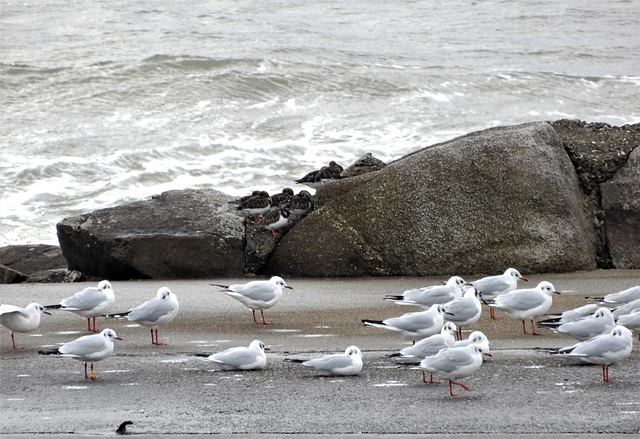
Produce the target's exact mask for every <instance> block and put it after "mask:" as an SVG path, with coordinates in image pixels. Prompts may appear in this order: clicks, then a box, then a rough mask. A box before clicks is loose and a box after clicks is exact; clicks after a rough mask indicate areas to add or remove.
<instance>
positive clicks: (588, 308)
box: [538, 303, 600, 327]
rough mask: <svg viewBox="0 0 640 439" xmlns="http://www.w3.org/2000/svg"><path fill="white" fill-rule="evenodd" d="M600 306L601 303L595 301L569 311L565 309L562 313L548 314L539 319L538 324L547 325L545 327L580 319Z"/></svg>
mask: <svg viewBox="0 0 640 439" xmlns="http://www.w3.org/2000/svg"><path fill="white" fill-rule="evenodd" d="M598 308H600V306H599V305H597V304H595V303H588V304H586V305H583V306H580V307H578V308H574V309H570V310H568V311H563V312H561V313H555V314H547V315H546V316H545V317H546V319H545V320H541V321H539V322H538V325H540V326H545V327H547V326H551V327H555V326H557V325H561V324H563V323H569V322H572V321H574V320H578V319H581V318H583V317H587V316H590V315H591V314H593V313H594V312H596V310H597V309H598Z"/></svg>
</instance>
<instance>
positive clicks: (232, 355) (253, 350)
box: [197, 340, 267, 370]
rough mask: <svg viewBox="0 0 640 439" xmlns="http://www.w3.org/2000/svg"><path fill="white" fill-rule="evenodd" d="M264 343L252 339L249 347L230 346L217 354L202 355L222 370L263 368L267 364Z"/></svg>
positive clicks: (205, 359)
mask: <svg viewBox="0 0 640 439" xmlns="http://www.w3.org/2000/svg"><path fill="white" fill-rule="evenodd" d="M265 350H266V348H265V346H264V343H262V342H261V341H260V340H253V341H252V342H251V344H249V347H243V346H241V347H236V348H230V349H227V350H226V351H222V352H218V353H217V354H211V355H204V354H197V356H198V357H204V358H203V359H204V361H210V362H212V363H215V364H216V365H217V366H219V367H220V368H222V369H224V370H255V369H264V368H265V366H266V365H267V355H266V354H265V353H264V351H265Z"/></svg>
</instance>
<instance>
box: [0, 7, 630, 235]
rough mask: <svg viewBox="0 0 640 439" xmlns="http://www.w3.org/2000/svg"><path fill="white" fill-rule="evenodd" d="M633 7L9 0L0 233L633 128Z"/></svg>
mask: <svg viewBox="0 0 640 439" xmlns="http://www.w3.org/2000/svg"><path fill="white" fill-rule="evenodd" d="M639 14H640V2H639V0H634V1H622V0H613V1H609V2H584V1H576V0H562V1H550V0H549V1H543V0H538V1H535V0H531V1H526V2H525V1H519V0H518V1H516V0H486V1H480V0H476V1H466V0H450V1H446V2H436V1H411V0H397V1H393V2H390V1H360V2H355V1H350V0H334V1H331V0H324V1H317V0H304V1H302V0H301V1H296V0H280V1H277V0H276V1H265V2H260V1H258V2H256V1H251V2H249V1H242V0H234V1H225V0H222V1H179V0H178V1H176V0H172V1H166V0H140V1H98V0H84V1H83V0H78V1H69V0H39V1H37V2H25V1H24V0H23V1H20V2H17V1H6V0H0V31H1V32H0V42H1V43H0V44H1V46H0V48H1V52H0V53H1V54H2V57H1V58H0V107H1V109H2V119H1V124H0V173H1V176H0V193H1V194H0V245H7V244H25V243H40V242H44V243H56V242H57V238H56V234H55V223H56V222H58V221H59V220H61V219H62V218H64V217H66V216H70V215H76V214H80V213H84V212H88V211H91V210H94V209H98V208H104V207H110V206H114V205H118V204H123V203H127V202H131V201H135V200H140V199H145V198H148V197H150V196H151V195H153V194H157V193H160V192H162V191H165V190H169V189H185V188H215V189H218V190H221V191H223V192H226V193H228V194H231V195H244V194H246V193H248V192H250V191H251V190H253V189H265V190H269V191H279V190H280V189H282V187H285V186H291V187H293V188H294V190H298V189H301V188H297V187H295V186H296V185H295V184H294V183H293V180H294V179H295V178H299V177H301V176H302V175H304V174H306V173H307V172H308V171H310V170H312V169H316V168H318V167H320V166H322V165H324V164H326V163H327V162H328V161H329V160H332V159H335V160H337V161H338V162H339V163H341V164H343V165H345V166H346V165H348V164H350V163H351V162H353V161H354V160H356V159H357V158H359V157H360V156H361V155H363V154H364V153H366V152H372V153H373V154H374V155H375V156H376V157H378V158H380V159H382V160H385V161H390V160H394V159H397V158H399V157H401V156H403V155H405V154H407V153H409V152H411V151H414V150H416V149H419V148H423V147H425V146H428V145H431V144H433V143H436V142H440V141H444V140H448V139H451V138H453V137H455V136H458V135H462V134H466V133H468V132H471V131H475V130H479V129H484V128H488V127H492V126H496V125H509V124H516V123H522V122H530V121H536V120H555V119H561V118H578V119H581V120H585V121H588V122H607V123H610V124H614V125H622V124H625V123H635V122H638V121H640V110H639V108H640V106H638V102H640V99H639V97H640V49H639V44H640V43H639V42H640V30H639V29H640V26H639V25H638V24H639Z"/></svg>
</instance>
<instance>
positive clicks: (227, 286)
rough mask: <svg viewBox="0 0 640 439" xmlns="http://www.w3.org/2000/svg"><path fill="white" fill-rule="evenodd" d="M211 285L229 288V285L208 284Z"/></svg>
mask: <svg viewBox="0 0 640 439" xmlns="http://www.w3.org/2000/svg"><path fill="white" fill-rule="evenodd" d="M209 285H211V286H212V287H220V288H224V289H229V285H218V284H209Z"/></svg>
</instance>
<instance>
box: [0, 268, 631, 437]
mask: <svg viewBox="0 0 640 439" xmlns="http://www.w3.org/2000/svg"><path fill="white" fill-rule="evenodd" d="M523 274H524V273H523ZM525 275H526V274H525ZM527 277H528V278H529V280H530V281H529V283H528V284H521V287H523V286H525V287H526V286H535V285H536V284H537V283H538V282H539V281H541V280H549V281H551V282H552V283H553V284H554V286H555V288H556V289H557V290H560V291H562V292H563V294H562V295H561V296H555V297H554V304H553V306H552V308H551V311H563V310H566V309H571V308H574V307H577V306H580V305H583V304H584V303H586V300H585V299H584V297H585V296H594V295H598V296H601V295H604V294H608V293H612V292H617V291H620V290H622V289H626V288H629V287H631V286H634V285H638V284H640V271H638V270H608V271H594V272H579V273H567V274H551V275H534V276H527ZM248 280H249V279H209V280H192V281H179V280H178V281H127V282H118V281H114V282H112V285H113V288H114V290H115V293H116V304H115V305H114V306H113V308H112V310H111V311H114V312H119V311H126V310H128V309H129V308H131V307H134V306H136V305H138V304H140V303H142V302H143V301H145V300H148V299H149V298H151V297H155V292H156V290H157V289H158V288H159V287H161V286H168V287H169V288H170V289H171V290H172V292H174V293H175V294H176V295H177V296H178V299H179V301H180V313H179V315H178V317H177V319H176V320H175V321H174V322H172V323H170V324H169V325H168V326H166V327H163V328H161V329H160V341H161V342H165V343H168V345H167V346H153V345H151V343H150V335H149V330H148V329H147V328H143V327H139V326H136V325H131V324H130V323H129V322H126V321H122V320H117V321H112V320H109V321H107V320H105V319H98V327H99V328H105V327H110V328H112V329H114V330H116V332H117V333H118V335H119V336H120V337H122V338H123V340H122V341H121V342H118V343H117V346H116V351H115V353H114V354H113V355H112V356H111V357H109V358H107V359H105V360H104V361H101V362H98V363H96V365H95V367H96V375H97V376H99V377H100V378H101V380H99V381H88V380H85V379H84V376H83V365H82V363H81V362H78V361H74V360H71V359H60V358H52V357H48V356H42V355H38V354H37V352H38V350H40V349H42V348H43V347H54V346H58V345H59V344H61V343H64V342H67V341H70V340H73V339H75V338H77V337H79V336H81V335H85V334H86V320H84V319H82V318H80V317H78V316H75V315H73V314H70V313H65V312H55V314H54V315H52V316H43V322H42V324H41V326H40V328H39V329H38V330H37V331H36V332H35V333H32V334H16V341H17V343H18V344H19V345H20V346H22V347H24V349H23V350H20V351H14V350H13V349H12V348H11V339H10V336H9V332H8V331H7V330H6V329H5V328H1V329H0V353H1V357H0V378H1V381H0V437H19V438H21V437H31V436H34V435H39V434H47V435H54V436H58V437H66V436H71V435H72V436H73V437H75V438H77V437H101V436H116V435H115V430H116V428H117V427H118V425H120V423H122V422H123V421H127V420H130V421H132V422H133V425H131V426H129V427H128V430H129V431H130V432H131V433H132V434H133V435H135V436H140V437H145V436H147V437H157V436H159V435H171V437H189V438H193V437H198V436H200V435H211V434H215V435H216V437H220V438H227V437H233V438H237V439H245V438H253V437H260V438H265V437H283V436H285V437H286V436H289V435H297V436H300V437H302V438H315V437H322V438H334V439H337V438H352V437H359V436H366V437H387V438H395V439H404V438H406V437H415V436H416V435H428V436H427V437H431V438H439V437H449V436H451V435H455V436H457V437H470V438H479V437H492V438H493V437H496V438H500V437H517V436H521V435H524V434H526V435H527V437H528V438H537V437H560V438H573V437H581V438H582V437H589V436H588V435H591V434H594V435H595V434H598V437H603V435H606V436H608V437H618V436H620V437H626V436H633V437H637V436H638V433H639V432H640V384H639V383H638V381H639V380H638V378H639V376H640V373H639V366H640V358H639V357H640V354H639V353H638V347H640V344H639V342H638V341H637V339H636V340H635V341H634V352H633V353H632V355H631V357H630V358H629V359H628V360H626V361H624V362H622V363H620V364H617V365H614V366H612V367H611V372H610V375H611V378H613V379H614V380H616V381H615V382H614V383H605V382H602V380H601V369H600V367H599V366H586V365H581V364H578V363H576V362H574V361H571V360H568V359H565V358H558V357H554V356H550V355H549V354H548V353H546V352H542V351H539V350H536V349H535V348H536V347H560V346H567V345H571V344H573V343H574V340H572V339H571V338H569V337H567V336H564V335H558V334H554V333H552V332H550V331H544V330H542V329H541V330H539V331H541V332H543V331H544V332H543V335H542V336H537V337H534V336H531V335H526V336H525V335H524V334H522V327H521V324H520V322H518V321H514V320H511V319H509V318H508V317H507V316H506V315H505V314H503V313H501V312H498V315H499V317H501V320H500V321H493V320H490V319H489V318H488V311H487V310H485V311H484V314H483V317H482V319H481V320H480V321H479V322H478V323H477V324H476V325H474V327H473V328H472V329H477V330H481V331H483V332H485V334H486V335H487V336H488V337H489V339H490V341H491V348H492V353H493V357H492V358H490V359H488V361H487V362H486V363H485V364H483V366H482V367H481V368H480V370H479V371H478V372H477V373H476V374H475V375H473V376H471V377H468V378H466V379H462V380H460V381H462V382H463V383H465V384H467V385H468V386H469V387H470V388H471V389H472V390H471V391H470V392H465V391H464V390H462V389H458V390H460V391H459V392H458V393H459V395H460V396H458V397H451V396H449V392H448V386H447V384H446V380H445V381H444V382H443V383H442V384H437V385H434V384H432V385H430V384H424V383H423V382H422V380H421V374H420V372H418V371H415V370H411V369H409V368H408V367H404V366H402V365H399V364H398V363H399V362H398V361H395V360H393V359H390V358H387V357H386V355H388V354H389V353H392V352H396V351H398V350H399V349H401V348H402V347H404V346H407V345H408V343H410V342H407V341H405V340H402V339H401V338H400V337H398V336H397V335H395V334H392V333H390V332H387V331H384V330H381V329H377V328H372V327H364V326H362V324H361V322H360V321H361V319H363V318H373V319H384V318H387V317H392V316H398V315H401V314H403V313H405V312H409V311H414V310H417V309H416V308H412V307H401V306H398V305H395V304H394V303H391V302H388V301H384V300H382V297H384V295H385V294H399V293H401V292H402V291H404V290H406V289H409V288H415V287H419V286H425V285H429V284H435V283H438V282H441V281H443V280H446V279H442V278H358V279H286V281H287V283H288V284H289V285H291V286H292V287H293V288H294V290H293V291H290V290H287V291H286V292H285V297H284V299H283V300H282V302H281V303H279V304H278V305H276V306H275V307H274V308H272V309H270V310H267V311H266V312H265V315H266V317H267V320H270V321H272V322H273V323H274V324H273V325H272V326H263V325H256V324H254V323H252V320H251V312H250V311H249V310H247V309H246V308H245V307H244V306H243V305H242V304H240V303H239V302H237V301H236V300H234V299H232V298H230V297H227V296H226V295H225V294H224V293H222V292H220V291H218V289H216V288H214V287H212V286H210V285H209V284H210V283H222V284H229V283H235V282H246V281H248ZM467 280H474V278H473V277H471V278H469V279H467ZM86 286H94V284H93V283H83V284H19V285H2V286H1V287H0V302H1V303H9V304H15V305H21V306H25V305H27V304H28V303H29V302H32V301H36V302H40V303H42V304H44V305H48V304H53V303H57V302H58V301H59V300H61V299H62V298H64V297H67V296H69V295H71V294H73V293H75V292H76V291H78V290H80V289H82V288H84V287H86ZM466 335H468V332H466V333H465V336H466ZM253 339H260V340H262V341H263V342H264V343H265V344H267V345H268V346H270V348H271V350H270V351H269V352H268V353H267V368H266V369H265V370H262V371H250V372H227V371H219V370H217V369H216V368H214V367H213V366H212V365H211V364H210V363H205V362H203V361H202V360H199V359H198V358H195V357H194V356H193V355H194V354H195V353H213V352H217V351H220V350H223V349H226V348H229V347H232V346H240V345H248V344H249V343H250V342H251V340H253ZM352 344H354V345H356V346H358V347H360V349H361V350H362V351H363V354H364V363H365V367H364V370H363V372H362V373H361V374H360V376H357V377H318V376H316V375H315V374H314V372H313V371H312V370H309V369H308V368H305V367H303V366H300V365H299V364H293V363H289V362H286V361H284V360H285V359H287V358H312V357H316V356H320V355H324V354H328V353H334V352H342V351H344V349H345V348H346V347H347V346H349V345H352Z"/></svg>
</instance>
